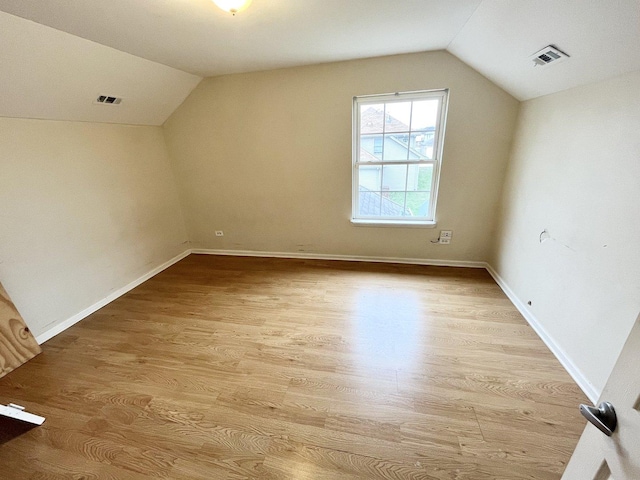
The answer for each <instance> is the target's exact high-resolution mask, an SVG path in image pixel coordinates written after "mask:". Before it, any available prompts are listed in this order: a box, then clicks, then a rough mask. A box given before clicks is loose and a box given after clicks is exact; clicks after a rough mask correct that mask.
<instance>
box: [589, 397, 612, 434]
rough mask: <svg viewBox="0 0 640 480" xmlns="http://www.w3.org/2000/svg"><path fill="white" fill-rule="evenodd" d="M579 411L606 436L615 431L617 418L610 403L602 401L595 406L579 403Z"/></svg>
mask: <svg viewBox="0 0 640 480" xmlns="http://www.w3.org/2000/svg"><path fill="white" fill-rule="evenodd" d="M580 413H581V414H582V416H583V417H584V418H586V419H587V420H589V422H591V423H592V424H593V425H595V426H596V427H597V428H598V430H600V431H601V432H602V433H604V434H605V435H606V436H607V437H610V436H611V435H612V434H613V432H615V431H616V426H617V425H618V418H617V417H616V410H615V408H613V405H611V403H609V402H602V403H600V405H598V406H597V407H590V406H589V405H584V404H582V405H580Z"/></svg>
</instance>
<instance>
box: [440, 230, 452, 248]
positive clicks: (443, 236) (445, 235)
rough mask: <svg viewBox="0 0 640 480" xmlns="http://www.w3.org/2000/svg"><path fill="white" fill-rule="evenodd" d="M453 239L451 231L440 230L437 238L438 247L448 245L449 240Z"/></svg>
mask: <svg viewBox="0 0 640 480" xmlns="http://www.w3.org/2000/svg"><path fill="white" fill-rule="evenodd" d="M452 237H453V232H452V231H451V230H440V236H439V237H438V243H439V244H440V245H449V244H450V243H451V238H452Z"/></svg>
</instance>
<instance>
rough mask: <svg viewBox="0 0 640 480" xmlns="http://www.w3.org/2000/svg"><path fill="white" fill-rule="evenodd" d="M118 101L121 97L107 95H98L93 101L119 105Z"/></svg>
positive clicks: (101, 103) (120, 100)
mask: <svg viewBox="0 0 640 480" xmlns="http://www.w3.org/2000/svg"><path fill="white" fill-rule="evenodd" d="M120 102H122V99H121V98H118V97H112V96H109V95H99V96H98V98H96V101H95V102H93V103H96V104H100V105H120Z"/></svg>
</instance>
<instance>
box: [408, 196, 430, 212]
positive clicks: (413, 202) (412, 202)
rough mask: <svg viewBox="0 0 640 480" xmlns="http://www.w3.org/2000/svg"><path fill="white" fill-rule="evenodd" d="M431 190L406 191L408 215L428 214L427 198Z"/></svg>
mask: <svg viewBox="0 0 640 480" xmlns="http://www.w3.org/2000/svg"><path fill="white" fill-rule="evenodd" d="M430 198H431V192H407V206H406V209H407V211H408V212H409V213H408V215H411V216H413V217H426V216H428V215H429V200H430Z"/></svg>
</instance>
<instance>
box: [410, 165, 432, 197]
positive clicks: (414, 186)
mask: <svg viewBox="0 0 640 480" xmlns="http://www.w3.org/2000/svg"><path fill="white" fill-rule="evenodd" d="M412 166H413V167H415V168H414V170H409V183H408V185H407V190H409V191H415V190H420V191H423V192H424V191H426V192H430V191H431V190H432V186H433V165H418V166H416V165H412ZM416 177H417V178H416Z"/></svg>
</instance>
